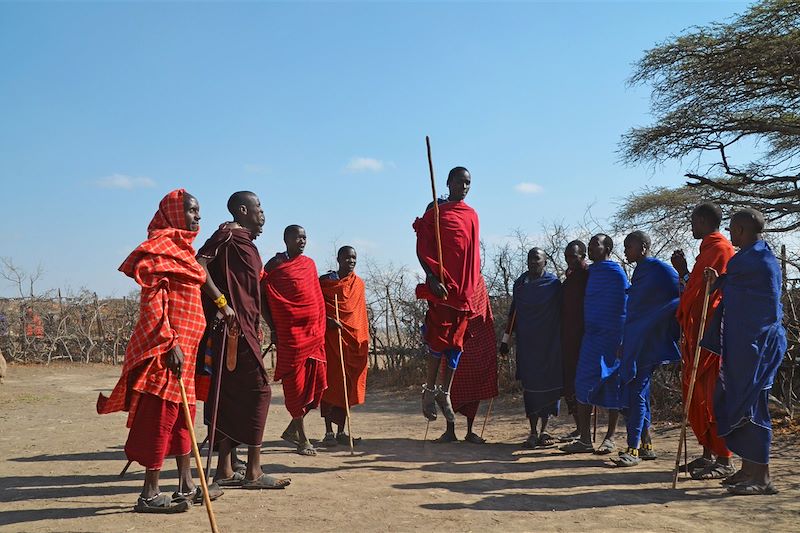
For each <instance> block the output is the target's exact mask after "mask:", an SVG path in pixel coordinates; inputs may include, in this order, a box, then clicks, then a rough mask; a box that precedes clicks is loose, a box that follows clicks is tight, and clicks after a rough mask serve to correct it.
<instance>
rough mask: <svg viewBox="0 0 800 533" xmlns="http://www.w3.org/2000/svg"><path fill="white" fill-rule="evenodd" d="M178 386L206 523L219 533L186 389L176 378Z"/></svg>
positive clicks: (180, 379)
mask: <svg viewBox="0 0 800 533" xmlns="http://www.w3.org/2000/svg"><path fill="white" fill-rule="evenodd" d="M178 385H180V387H181V402H182V403H183V415H184V416H185V417H186V427H188V428H189V436H190V437H191V438H192V452H194V462H195V463H196V464H197V473H198V475H199V477H200V486H201V487H202V489H203V503H205V506H206V512H207V513H208V521H209V523H210V524H211V532H212V533H219V528H217V519H216V518H215V517H214V510H213V509H212V508H211V498H210V497H209V495H208V483H207V482H206V475H205V472H203V459H202V458H201V457H200V450H199V449H198V448H197V437H195V435H194V422H193V421H192V412H191V411H190V410H189V399H188V398H186V388H185V387H184V386H183V378H182V377H180V376H178Z"/></svg>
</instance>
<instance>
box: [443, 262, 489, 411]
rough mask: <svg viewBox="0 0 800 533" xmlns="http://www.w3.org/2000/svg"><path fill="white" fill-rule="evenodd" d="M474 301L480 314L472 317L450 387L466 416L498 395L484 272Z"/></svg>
mask: <svg viewBox="0 0 800 533" xmlns="http://www.w3.org/2000/svg"><path fill="white" fill-rule="evenodd" d="M471 305H472V307H473V309H475V312H476V313H477V314H476V315H474V316H473V317H472V318H470V320H469V325H468V326H467V333H466V336H465V340H464V353H463V354H462V355H461V360H460V361H459V363H458V369H457V370H456V373H455V375H454V377H453V386H452V388H451V389H450V399H451V401H452V402H453V408H454V409H455V410H456V412H458V413H461V414H463V415H464V416H466V417H467V418H474V417H475V415H476V414H477V412H478V405H479V403H480V401H481V400H487V399H489V398H494V397H495V396H497V337H496V336H495V333H494V317H493V316H492V307H491V305H490V304H489V292H488V291H487V289H486V283H485V282H484V280H483V276H480V275H479V276H478V282H477V285H476V288H475V292H474V293H473V295H472V301H471ZM442 359H444V358H442Z"/></svg>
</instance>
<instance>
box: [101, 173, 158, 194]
mask: <svg viewBox="0 0 800 533" xmlns="http://www.w3.org/2000/svg"><path fill="white" fill-rule="evenodd" d="M94 185H95V186H97V187H100V188H101V189H125V190H128V191H130V190H132V189H145V188H150V187H155V186H156V182H155V181H153V180H152V179H151V178H147V177H144V176H138V177H137V176H126V175H125V174H112V175H111V176H106V177H105V178H100V179H99V180H97V181H95V182H94Z"/></svg>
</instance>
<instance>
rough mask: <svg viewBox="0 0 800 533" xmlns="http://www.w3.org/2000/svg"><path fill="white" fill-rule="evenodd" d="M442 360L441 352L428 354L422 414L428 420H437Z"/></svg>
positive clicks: (423, 386) (423, 387)
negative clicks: (438, 379)
mask: <svg viewBox="0 0 800 533" xmlns="http://www.w3.org/2000/svg"><path fill="white" fill-rule="evenodd" d="M441 362H442V360H441V354H434V353H429V354H428V357H427V362H426V365H427V366H426V370H425V384H424V385H422V414H423V415H424V416H425V418H427V419H428V420H436V379H437V377H438V376H439V367H440V366H441Z"/></svg>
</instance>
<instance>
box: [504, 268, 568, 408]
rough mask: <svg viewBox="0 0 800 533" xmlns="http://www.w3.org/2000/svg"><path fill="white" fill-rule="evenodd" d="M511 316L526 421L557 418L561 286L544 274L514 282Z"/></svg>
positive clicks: (551, 277) (552, 277)
mask: <svg viewBox="0 0 800 533" xmlns="http://www.w3.org/2000/svg"><path fill="white" fill-rule="evenodd" d="M511 305H512V307H511V312H512V313H514V312H516V320H515V322H514V332H515V336H516V341H517V350H516V355H517V376H516V377H517V379H518V380H520V381H521V382H522V388H523V391H524V397H525V412H526V415H527V416H528V417H531V416H537V417H546V416H550V415H558V402H559V398H560V397H561V390H562V387H563V374H562V371H561V328H560V324H561V282H560V281H559V280H558V278H557V277H556V276H554V275H553V274H550V273H549V272H545V273H544V274H542V276H541V277H539V278H536V279H533V280H529V279H528V273H527V272H525V273H524V274H523V275H522V276H520V277H519V278H518V279H517V280H516V281H515V282H514V299H513V301H512V304H511Z"/></svg>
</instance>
